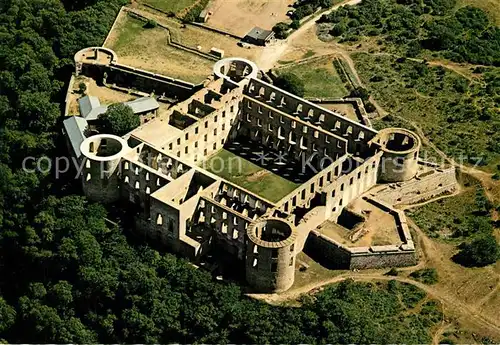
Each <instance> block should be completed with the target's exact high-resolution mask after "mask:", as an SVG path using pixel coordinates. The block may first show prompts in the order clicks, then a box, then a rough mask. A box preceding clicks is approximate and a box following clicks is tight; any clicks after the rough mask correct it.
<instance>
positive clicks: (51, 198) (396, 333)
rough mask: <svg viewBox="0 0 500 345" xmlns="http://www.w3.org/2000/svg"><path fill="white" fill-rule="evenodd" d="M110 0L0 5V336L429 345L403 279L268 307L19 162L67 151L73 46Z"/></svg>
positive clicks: (100, 24)
mask: <svg viewBox="0 0 500 345" xmlns="http://www.w3.org/2000/svg"><path fill="white" fill-rule="evenodd" d="M124 3H125V2H124V1H122V0H78V1H70V0H66V1H59V0H4V1H2V2H0V23H1V24H0V25H1V30H0V35H1V39H0V66H2V69H1V71H0V342H9V343H91V342H92V343H95V342H100V343H159V342H168V343H176V342H179V343H230V342H231V343H235V342H237V343H271V342H272V343H299V342H300V343H319V344H322V343H396V342H398V343H399V342H405V343H428V342H430V340H431V337H430V328H432V327H433V326H435V325H436V324H437V323H438V322H440V321H441V319H442V317H443V316H442V315H441V313H440V309H441V307H440V306H439V305H438V304H437V303H436V302H434V301H432V300H428V299H427V297H426V296H425V293H424V292H422V291H421V290H418V289H416V288H414V287H413V286H411V285H405V284H399V283H397V282H396V281H391V282H389V283H388V284H368V283H356V282H353V281H344V282H342V283H340V284H337V285H335V286H331V287H329V288H327V289H325V290H324V291H323V292H321V293H319V294H317V295H315V296H314V297H309V298H307V299H303V300H302V301H300V303H301V305H302V307H301V308H296V307H291V306H287V307H276V306H271V305H268V304H265V303H262V302H258V301H255V300H252V299H249V298H247V297H246V296H245V295H244V291H242V290H241V288H240V287H238V286H237V285H235V284H232V283H221V282H218V281H216V280H215V279H213V277H212V276H211V275H210V274H209V273H208V272H205V271H203V270H199V269H195V268H193V266H192V265H191V264H189V263H188V262H186V261H184V260H182V259H179V258H177V257H175V256H173V255H170V254H168V253H162V252H159V251H157V250H154V249H152V248H150V247H148V246H144V245H140V244H138V242H139V241H137V240H136V239H135V238H134V237H133V236H130V235H128V234H129V232H128V231H127V230H128V229H126V228H121V227H119V226H117V225H115V224H113V223H112V222H109V221H107V217H108V212H109V210H107V209H106V208H105V207H104V206H102V205H99V204H93V203H90V202H88V201H87V200H85V198H84V197H82V196H80V195H81V191H80V188H79V183H78V181H77V180H75V178H74V174H73V173H68V174H65V175H64V176H56V175H55V174H54V173H53V172H52V171H49V170H48V169H38V170H36V171H35V172H31V171H27V169H24V168H32V166H31V165H29V166H26V164H25V158H27V157H34V158H42V157H45V158H46V159H45V162H51V161H54V160H55V159H56V157H62V156H65V155H67V153H66V146H65V143H64V141H63V138H62V137H61V134H60V133H61V131H60V128H61V103H62V102H63V100H64V91H65V88H66V87H67V82H68V80H69V78H70V76H71V73H72V71H73V70H74V65H73V60H72V57H73V54H74V53H75V52H77V51H78V50H79V49H81V48H83V47H87V46H95V45H100V44H101V43H102V41H103V40H104V38H105V36H106V34H107V32H108V30H109V28H110V26H111V25H112V22H113V20H114V18H115V16H116V14H117V12H118V10H119V8H120V6H121V5H123V4H124ZM47 164H48V163H47ZM39 168H40V167H39ZM42 170H43V171H49V172H42ZM417 304H419V308H415V306H416V305H417Z"/></svg>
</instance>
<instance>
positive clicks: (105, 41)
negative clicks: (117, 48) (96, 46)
mask: <svg viewBox="0 0 500 345" xmlns="http://www.w3.org/2000/svg"><path fill="white" fill-rule="evenodd" d="M124 9H125V6H122V7H121V8H120V11H118V14H117V15H116V18H115V20H114V21H113V25H111V28H110V29H109V31H108V34H107V35H106V38H105V39H104V42H102V46H103V47H104V46H105V45H106V43H107V42H108V40H109V38H110V37H111V33H112V32H113V29H114V28H115V26H116V23H117V22H118V19H119V18H120V16H121V15H122V13H123V10H124Z"/></svg>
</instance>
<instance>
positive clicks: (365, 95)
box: [350, 86, 370, 102]
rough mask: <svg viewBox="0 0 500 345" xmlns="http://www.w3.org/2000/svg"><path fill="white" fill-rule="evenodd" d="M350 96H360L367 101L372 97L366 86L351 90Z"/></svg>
mask: <svg viewBox="0 0 500 345" xmlns="http://www.w3.org/2000/svg"><path fill="white" fill-rule="evenodd" d="M350 96H351V97H359V98H361V99H362V100H363V101H364V102H366V101H368V98H370V93H369V92H368V90H367V89H365V88H364V87H361V86H358V87H356V88H354V90H352V91H351V94H350Z"/></svg>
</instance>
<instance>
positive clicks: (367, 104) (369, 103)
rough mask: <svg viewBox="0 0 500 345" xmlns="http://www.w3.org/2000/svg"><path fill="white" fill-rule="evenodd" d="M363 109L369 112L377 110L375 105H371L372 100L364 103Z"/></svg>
mask: <svg viewBox="0 0 500 345" xmlns="http://www.w3.org/2000/svg"><path fill="white" fill-rule="evenodd" d="M365 110H366V111H367V112H369V113H373V112H374V111H376V110H377V108H375V106H374V105H373V103H372V102H366V103H365Z"/></svg>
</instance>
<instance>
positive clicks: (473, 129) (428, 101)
mask: <svg viewBox="0 0 500 345" xmlns="http://www.w3.org/2000/svg"><path fill="white" fill-rule="evenodd" d="M352 56H353V58H354V59H355V61H356V69H357V70H358V73H359V74H360V76H361V78H362V81H363V85H365V86H366V87H367V88H368V90H369V92H370V93H371V94H372V95H373V97H374V98H375V99H376V100H377V102H378V104H379V105H380V106H381V107H383V108H384V109H385V110H386V111H389V112H390V113H392V114H395V115H397V116H400V117H403V118H404V119H406V120H408V121H412V122H414V123H415V124H416V125H417V126H419V127H420V128H421V129H422V130H423V131H424V133H425V136H427V137H428V138H429V139H430V140H431V141H432V142H433V143H434V144H435V145H436V146H437V147H438V148H439V149H440V150H442V151H444V152H445V153H446V154H447V155H448V156H449V157H453V158H454V159H455V160H456V161H457V162H461V163H463V164H476V162H477V163H478V164H479V165H481V166H488V168H489V169H491V170H492V171H495V170H493V169H494V167H495V166H496V165H497V164H498V162H499V160H500V144H499V143H500V132H498V131H496V130H495V128H498V126H500V113H499V112H498V109H497V105H496V104H498V101H499V100H500V98H499V97H500V87H499V85H498V84H499V82H498V80H500V79H499V78H500V69H498V68H489V69H488V71H487V72H485V73H484V74H483V75H482V76H481V77H478V81H477V82H476V81H474V80H473V81H472V82H471V81H470V80H468V79H466V78H464V77H463V76H461V75H459V74H457V73H455V72H453V71H451V70H450V69H447V68H444V67H440V66H437V67H435V66H432V65H427V64H425V63H421V62H416V61H412V60H409V59H395V58H393V57H389V56H374V55H370V54H364V53H357V54H353V55H352ZM377 76H383V80H380V81H379V79H377ZM464 89H465V92H462V91H464ZM377 122H378V121H375V122H374V124H375V125H377ZM403 125H404V126H408V125H409V124H408V122H407V121H405V123H403Z"/></svg>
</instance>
